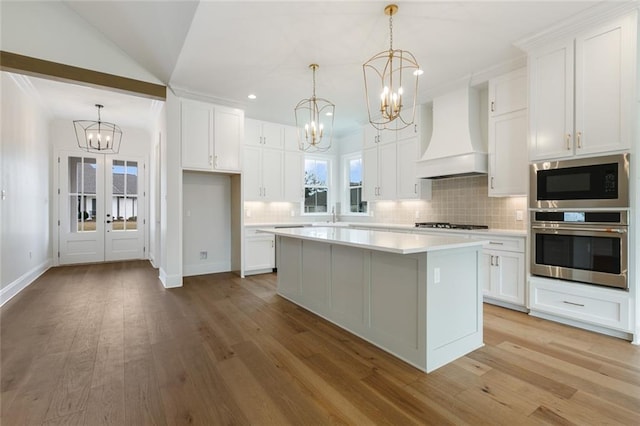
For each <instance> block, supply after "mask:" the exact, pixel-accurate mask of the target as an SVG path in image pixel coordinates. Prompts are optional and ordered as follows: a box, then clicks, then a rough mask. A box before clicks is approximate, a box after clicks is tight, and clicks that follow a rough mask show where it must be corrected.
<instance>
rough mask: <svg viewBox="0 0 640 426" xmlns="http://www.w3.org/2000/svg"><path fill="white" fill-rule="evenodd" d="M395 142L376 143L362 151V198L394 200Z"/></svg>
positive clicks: (395, 178)
mask: <svg viewBox="0 0 640 426" xmlns="http://www.w3.org/2000/svg"><path fill="white" fill-rule="evenodd" d="M396 159H397V153H396V144H395V143H385V144H378V145H377V146H374V147H373V148H367V149H365V150H363V151H362V186H363V190H362V199H363V200H364V201H375V200H395V199H396V194H397V192H396V180H397V176H396V173H397V165H396Z"/></svg>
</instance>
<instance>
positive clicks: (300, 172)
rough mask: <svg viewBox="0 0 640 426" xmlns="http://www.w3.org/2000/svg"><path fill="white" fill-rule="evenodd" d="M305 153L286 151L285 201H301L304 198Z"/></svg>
mask: <svg viewBox="0 0 640 426" xmlns="http://www.w3.org/2000/svg"><path fill="white" fill-rule="evenodd" d="M303 180H304V155H303V154H302V152H300V151H285V152H284V201H288V202H290V203H299V202H301V201H302V200H303V199H304V184H303Z"/></svg>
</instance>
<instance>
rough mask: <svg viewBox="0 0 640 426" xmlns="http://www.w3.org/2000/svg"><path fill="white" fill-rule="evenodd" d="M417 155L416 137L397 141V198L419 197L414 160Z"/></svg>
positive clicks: (416, 158)
mask: <svg viewBox="0 0 640 426" xmlns="http://www.w3.org/2000/svg"><path fill="white" fill-rule="evenodd" d="M417 160H419V157H418V138H416V137H414V138H411V139H405V140H402V141H399V142H398V177H397V178H398V198H399V199H414V198H419V196H420V194H419V191H418V186H419V185H418V183H419V182H418V179H416V161H417Z"/></svg>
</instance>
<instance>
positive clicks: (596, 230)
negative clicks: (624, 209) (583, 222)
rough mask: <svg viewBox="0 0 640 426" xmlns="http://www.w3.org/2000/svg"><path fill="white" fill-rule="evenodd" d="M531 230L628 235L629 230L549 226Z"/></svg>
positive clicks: (534, 226)
mask: <svg viewBox="0 0 640 426" xmlns="http://www.w3.org/2000/svg"><path fill="white" fill-rule="evenodd" d="M531 229H542V230H545V231H592V232H611V233H616V234H626V233H627V230H626V229H624V228H588V227H579V226H576V227H571V228H568V227H562V228H561V227H554V228H550V227H548V226H536V225H532V226H531Z"/></svg>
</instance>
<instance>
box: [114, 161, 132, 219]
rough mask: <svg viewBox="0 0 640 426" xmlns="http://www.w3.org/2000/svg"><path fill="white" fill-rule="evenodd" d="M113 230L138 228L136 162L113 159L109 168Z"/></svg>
mask: <svg viewBox="0 0 640 426" xmlns="http://www.w3.org/2000/svg"><path fill="white" fill-rule="evenodd" d="M111 176H112V196H111V216H112V218H113V223H112V228H111V229H112V230H113V231H132V230H136V229H138V215H137V211H138V162H137V161H125V160H114V161H113V165H112V168H111Z"/></svg>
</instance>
